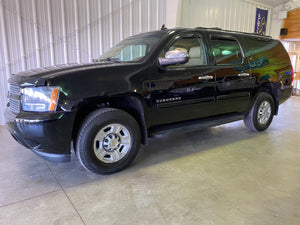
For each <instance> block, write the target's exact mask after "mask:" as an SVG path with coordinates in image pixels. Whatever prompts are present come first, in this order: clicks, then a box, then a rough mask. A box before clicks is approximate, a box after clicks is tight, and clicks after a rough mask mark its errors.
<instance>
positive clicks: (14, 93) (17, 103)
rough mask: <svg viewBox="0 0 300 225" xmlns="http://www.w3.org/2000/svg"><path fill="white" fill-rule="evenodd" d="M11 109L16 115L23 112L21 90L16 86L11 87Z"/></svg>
mask: <svg viewBox="0 0 300 225" xmlns="http://www.w3.org/2000/svg"><path fill="white" fill-rule="evenodd" d="M9 109H10V110H11V111H12V112H14V113H19V112H20V110H21V88H20V87H19V86H16V85H12V84H11V85H9Z"/></svg>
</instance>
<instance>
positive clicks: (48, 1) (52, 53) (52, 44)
mask: <svg viewBox="0 0 300 225" xmlns="http://www.w3.org/2000/svg"><path fill="white" fill-rule="evenodd" d="M47 16H48V25H49V41H50V59H51V65H55V55H54V54H55V53H54V40H53V28H52V14H51V2H50V0H47Z"/></svg>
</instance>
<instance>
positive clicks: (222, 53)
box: [211, 38, 242, 65]
mask: <svg viewBox="0 0 300 225" xmlns="http://www.w3.org/2000/svg"><path fill="white" fill-rule="evenodd" d="M211 44H212V51H213V55H214V56H215V59H216V64H217V65H235V64H241V63H242V52H241V48H240V45H239V44H238V42H237V41H236V40H233V39H223V38H212V39H211Z"/></svg>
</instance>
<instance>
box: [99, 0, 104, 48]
mask: <svg viewBox="0 0 300 225" xmlns="http://www.w3.org/2000/svg"><path fill="white" fill-rule="evenodd" d="M101 17H102V14H101V1H99V2H98V19H99V20H98V21H99V23H98V29H99V50H100V54H102V53H103V44H102V43H103V37H102V22H101V21H102V18H101Z"/></svg>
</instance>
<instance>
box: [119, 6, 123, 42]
mask: <svg viewBox="0 0 300 225" xmlns="http://www.w3.org/2000/svg"><path fill="white" fill-rule="evenodd" d="M119 6H120V18H119V19H120V21H119V23H120V40H123V1H122V0H120V5H119Z"/></svg>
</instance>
